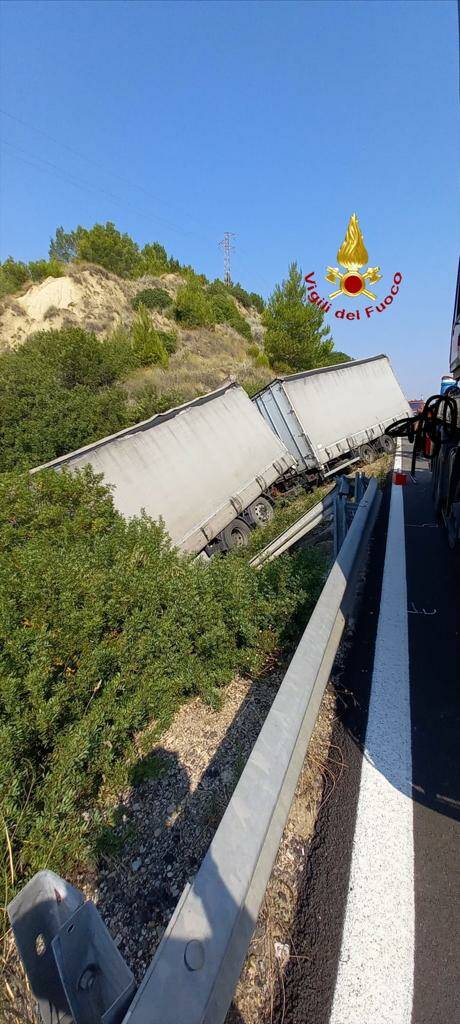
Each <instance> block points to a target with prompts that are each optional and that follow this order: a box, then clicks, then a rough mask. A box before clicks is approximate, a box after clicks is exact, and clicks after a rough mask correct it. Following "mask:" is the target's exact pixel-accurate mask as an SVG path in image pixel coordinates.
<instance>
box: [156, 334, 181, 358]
mask: <svg viewBox="0 0 460 1024" xmlns="http://www.w3.org/2000/svg"><path fill="white" fill-rule="evenodd" d="M158 337H159V339H160V341H161V342H162V344H163V345H164V347H165V349H166V351H167V353H168V356H172V355H173V354H174V352H177V332H176V331H158Z"/></svg>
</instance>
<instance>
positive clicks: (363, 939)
mask: <svg viewBox="0 0 460 1024" xmlns="http://www.w3.org/2000/svg"><path fill="white" fill-rule="evenodd" d="M397 461H398V463H399V465H398V467H396V460H395V469H396V468H398V470H399V469H400V464H401V463H400V459H397ZM407 622H408V619H407V586H406V554H405V545H404V506H403V490H402V488H401V487H399V486H398V485H396V486H395V485H394V484H393V486H392V493H391V505H390V518H389V524H388V535H387V547H386V554H385V567H384V574H383V584H382V596H381V604H380V614H379V622H378V628H377V638H376V647H375V657H374V669H373V675H372V688H371V696H370V705H369V718H368V724H367V731H366V741H365V752H364V757H363V762H362V771H361V782H360V791H359V799H358V811H357V818H356V828H355V835H354V841H353V853H352V863H351V872H350V884H349V892H348V899H347V907H346V913H345V924H344V931H343V937H342V948H341V952H340V960H339V967H338V974H337V982H336V988H335V993H334V1001H333V1007H332V1012H331V1017H330V1024H410V1021H411V1016H412V997H413V973H414V849H413V845H414V844H413V809H412V799H411V783H412V757H411V734H410V702H409V649H408V627H407Z"/></svg>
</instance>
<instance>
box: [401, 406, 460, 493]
mask: <svg viewBox="0 0 460 1024" xmlns="http://www.w3.org/2000/svg"><path fill="white" fill-rule="evenodd" d="M457 408H458V407H457V403H456V402H455V401H454V399H453V398H451V397H450V395H431V396H430V398H427V400H426V402H425V405H424V406H423V409H422V411H421V412H418V413H415V415H414V416H407V417H406V418H405V419H402V420H396V421H395V422H394V423H390V425H389V426H388V427H387V428H386V430H385V434H386V435H387V436H388V437H392V438H395V437H406V438H407V440H408V441H409V442H410V444H413V448H412V465H411V473H412V475H414V473H415V465H416V461H417V455H419V454H420V453H421V452H425V446H426V441H427V440H430V441H431V442H432V444H433V446H434V450H433V455H436V454H437V452H438V450H439V445H440V435H441V431H440V428H443V430H444V434H445V436H446V437H447V438H451V437H453V435H454V434H455V432H456V431H457V422H458V412H457Z"/></svg>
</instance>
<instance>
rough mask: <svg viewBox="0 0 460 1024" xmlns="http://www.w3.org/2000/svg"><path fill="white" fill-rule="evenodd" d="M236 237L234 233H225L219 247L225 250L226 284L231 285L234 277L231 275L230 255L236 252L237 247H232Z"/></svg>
mask: <svg viewBox="0 0 460 1024" xmlns="http://www.w3.org/2000/svg"><path fill="white" fill-rule="evenodd" d="M234 237H235V235H234V233H233V231H225V233H224V237H223V239H222V241H221V242H219V245H220V247H221V249H223V250H224V284H231V283H232V277H231V274H230V253H232V252H235V246H234V245H232V238H234Z"/></svg>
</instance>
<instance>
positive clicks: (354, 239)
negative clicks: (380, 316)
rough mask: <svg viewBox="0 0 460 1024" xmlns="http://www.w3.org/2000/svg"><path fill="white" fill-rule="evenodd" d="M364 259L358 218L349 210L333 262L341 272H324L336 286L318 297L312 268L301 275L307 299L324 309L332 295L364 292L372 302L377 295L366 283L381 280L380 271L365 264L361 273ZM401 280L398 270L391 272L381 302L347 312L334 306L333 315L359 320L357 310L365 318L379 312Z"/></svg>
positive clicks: (334, 269) (388, 303) (332, 269)
mask: <svg viewBox="0 0 460 1024" xmlns="http://www.w3.org/2000/svg"><path fill="white" fill-rule="evenodd" d="M368 261H369V257H368V254H367V249H366V246H365V245H364V238H363V234H362V231H361V228H360V226H359V223H358V218H357V216H356V213H352V215H351V217H350V220H349V224H348V227H347V231H346V235H345V238H344V240H343V242H342V245H341V246H340V249H339V251H338V253H337V262H338V263H340V265H341V266H342V267H343V268H344V271H345V272H344V273H342V271H341V270H339V268H338V267H327V273H326V275H325V279H326V281H330V282H331V283H332V284H338V286H339V287H338V288H337V289H336V290H335V291H333V292H331V293H330V295H329V298H328V299H322V298H321V296H320V295H318V292H317V291H316V288H317V284H316V281H315V277H314V273H313V271H312V272H311V273H310V274H306V275H305V282H306V289H307V298H308V301H309V302H311V303H312V304H313V305H315V306H318V308H319V309H322V310H323V311H324V312H325V313H328V312H329V310H330V309H331V308H332V305H331V302H330V300H331V299H336V298H337V296H338V295H344V296H345V297H346V298H347V299H356V298H358V297H359V296H360V295H365V296H366V298H368V299H372V300H373V301H374V302H375V300H376V299H377V295H376V294H375V293H374V292H373V291H371V290H370V288H368V285H376V284H377V283H378V282H379V281H381V280H382V274H381V273H380V267H368V268H367V270H365V271H364V273H361V271H362V269H363V267H364V266H365V265H366V263H368ZM401 281H402V274H400V273H399V272H398V273H396V274H394V276H393V283H392V285H391V288H390V291H389V294H388V295H386V296H385V298H384V299H383V300H382V302H380V303H377V304H376V305H375V306H365V307H364V310H361V309H356V310H355V311H354V312H353V311H352V310H348V312H347V310H346V309H345V307H344V308H343V309H336V310H335V312H334V316H336V317H337V318H338V319H339V320H361V312H364V314H365V316H366V317H367V319H369V318H370V317H371V316H372V314H373V313H383V312H384V310H385V309H387V308H388V306H391V304H392V302H393V299H394V298H395V297H396V295H397V294H398V292H399V285H400V284H401ZM363 319H364V317H363Z"/></svg>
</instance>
